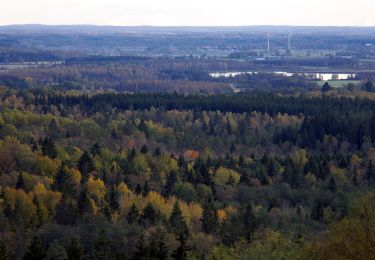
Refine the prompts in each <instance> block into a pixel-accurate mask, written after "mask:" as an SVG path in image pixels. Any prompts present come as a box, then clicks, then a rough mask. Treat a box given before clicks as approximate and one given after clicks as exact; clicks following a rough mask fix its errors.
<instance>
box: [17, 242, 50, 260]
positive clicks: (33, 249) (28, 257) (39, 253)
mask: <svg viewBox="0 0 375 260" xmlns="http://www.w3.org/2000/svg"><path fill="white" fill-rule="evenodd" d="M45 257H46V251H45V249H44V247H43V245H42V243H41V242H40V240H39V238H37V237H34V238H33V240H32V241H31V243H30V244H29V246H28V247H27V250H26V253H25V255H24V256H23V259H24V260H41V259H45Z"/></svg>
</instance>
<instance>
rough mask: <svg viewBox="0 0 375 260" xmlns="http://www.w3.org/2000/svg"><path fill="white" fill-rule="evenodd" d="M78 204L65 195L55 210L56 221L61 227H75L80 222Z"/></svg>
mask: <svg viewBox="0 0 375 260" xmlns="http://www.w3.org/2000/svg"><path fill="white" fill-rule="evenodd" d="M78 210H79V209H78V206H77V202H76V201H75V200H74V199H72V198H71V197H68V195H66V194H63V196H62V198H61V199H60V201H59V203H58V204H57V205H56V209H55V221H56V223H58V224H61V225H74V224H76V223H77V221H78Z"/></svg>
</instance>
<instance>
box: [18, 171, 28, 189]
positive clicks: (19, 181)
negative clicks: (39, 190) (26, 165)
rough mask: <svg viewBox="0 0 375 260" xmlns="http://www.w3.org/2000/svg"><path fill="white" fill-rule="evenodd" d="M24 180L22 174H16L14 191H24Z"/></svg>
mask: <svg viewBox="0 0 375 260" xmlns="http://www.w3.org/2000/svg"><path fill="white" fill-rule="evenodd" d="M25 188H26V187H25V179H24V178H23V174H22V172H20V173H19V174H18V178H17V183H16V189H25Z"/></svg>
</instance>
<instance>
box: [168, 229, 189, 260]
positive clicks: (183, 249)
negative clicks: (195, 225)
mask: <svg viewBox="0 0 375 260" xmlns="http://www.w3.org/2000/svg"><path fill="white" fill-rule="evenodd" d="M187 239H188V238H187V237H186V236H185V235H183V234H179V235H178V236H177V241H178V242H180V245H179V246H178V248H177V249H176V250H175V251H174V252H173V254H172V257H173V258H174V259H177V260H185V259H187V253H188V252H189V251H190V250H191V247H190V246H188V244H187Z"/></svg>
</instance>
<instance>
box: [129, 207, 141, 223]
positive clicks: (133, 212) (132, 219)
mask: <svg viewBox="0 0 375 260" xmlns="http://www.w3.org/2000/svg"><path fill="white" fill-rule="evenodd" d="M138 219H139V210H138V208H137V207H136V206H135V204H134V203H133V204H132V206H131V207H130V209H129V212H128V215H127V220H128V223H129V224H134V223H136V222H137V221H138Z"/></svg>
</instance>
